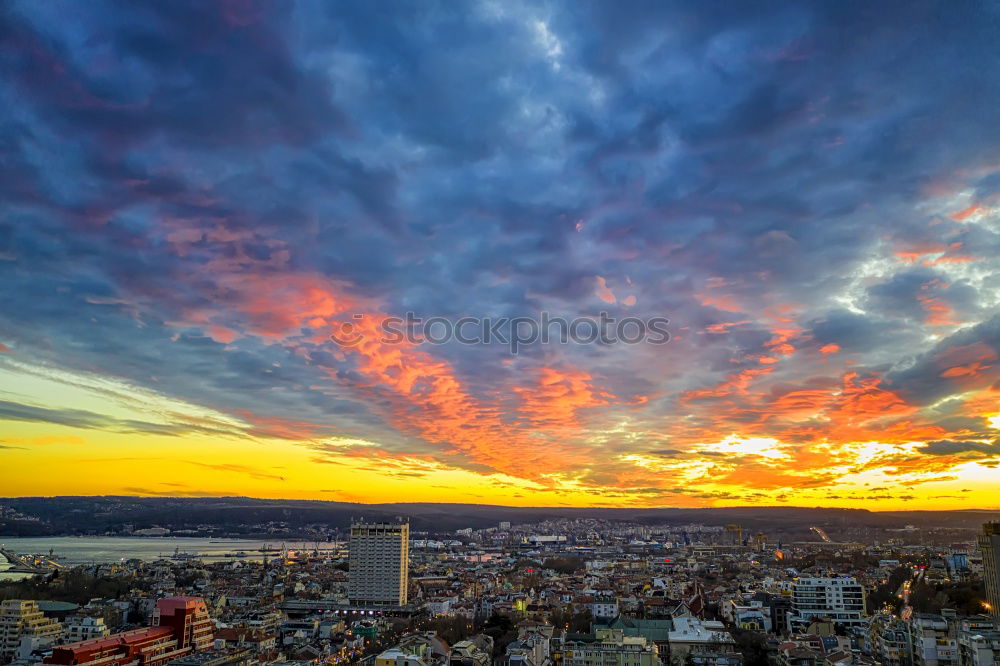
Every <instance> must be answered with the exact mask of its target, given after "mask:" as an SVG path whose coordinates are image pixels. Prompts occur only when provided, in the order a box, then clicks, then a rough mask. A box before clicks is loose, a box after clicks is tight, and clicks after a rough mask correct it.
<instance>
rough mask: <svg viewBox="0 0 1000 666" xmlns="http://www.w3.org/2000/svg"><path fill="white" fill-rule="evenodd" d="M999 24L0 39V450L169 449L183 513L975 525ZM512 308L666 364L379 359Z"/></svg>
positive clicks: (447, 6) (301, 9) (964, 10)
mask: <svg viewBox="0 0 1000 666" xmlns="http://www.w3.org/2000/svg"><path fill="white" fill-rule="evenodd" d="M998 20H1000V10H998V9H997V7H995V6H992V5H989V4H985V3H970V4H962V5H956V4H954V3H944V2H935V1H924V0H918V1H917V2H906V3H902V2H900V3H889V4H882V5H879V6H877V7H875V6H866V5H863V4H858V3H826V4H797V3H791V2H765V3H763V4H760V3H755V4H753V5H749V4H747V5H742V4H739V3H729V2H715V1H710V2H703V3H681V4H676V3H673V4H667V3H661V2H637V3H632V4H630V5H628V6H627V7H624V8H623V7H621V6H618V5H614V4H613V3H607V2H580V3H569V2H542V3H521V2H511V3H495V2H471V3H463V4H456V3H448V2H421V3H407V2H397V1H395V0H387V1H386V2H375V3H363V2H357V3H324V2H302V3H273V2H255V1H253V0H248V1H245V2H229V1H223V0H220V1H219V2H169V3H160V2H140V3H133V4H129V5H122V4H121V3H111V2H102V1H101V0H95V1H94V2H88V3H85V4H76V5H72V4H71V5H67V4H66V3H61V2H54V1H53V2H48V1H42V2H26V1H20V0H12V1H11V2H7V3H4V4H3V5H2V7H0V72H2V73H3V76H2V77H0V108H2V109H3V111H0V155H2V157H3V159H0V200H2V201H3V204H2V207H0V280H2V283H3V287H2V289H0V372H2V371H5V369H9V368H15V367H16V373H14V374H11V375H10V376H11V377H16V378H18V380H19V381H21V382H23V385H15V384H13V383H12V384H11V385H10V386H5V387H4V389H3V392H2V393H0V422H2V424H3V425H4V427H5V440H4V441H5V442H10V444H9V445H8V444H4V445H3V447H2V448H3V449H4V450H3V453H2V454H0V455H2V456H3V457H4V458H9V459H10V460H11V461H12V464H17V465H20V466H21V467H18V469H29V468H30V466H31V465H33V464H34V465H37V464H41V460H42V453H41V452H42V451H43V450H44V451H45V452H46V453H45V455H46V456H48V457H47V458H45V460H46V463H45V464H50V465H56V466H58V465H63V468H62V469H64V472H63V474H64V477H65V478H63V479H62V480H63V481H65V480H66V479H67V478H70V477H71V476H72V472H71V471H70V470H71V469H72V466H73V464H74V461H75V460H76V459H77V458H75V457H74V456H84V455H90V456H91V458H89V459H92V460H95V461H96V460H98V457H97V454H96V453H92V452H94V451H96V450H98V449H99V450H100V456H101V457H100V460H105V459H107V456H109V455H110V452H113V451H116V452H118V453H120V455H121V457H122V458H125V457H129V456H132V455H134V454H135V452H136V450H142V451H148V452H149V455H150V456H156V457H157V458H156V459H157V460H163V459H168V458H169V453H168V452H169V450H170V446H169V445H168V444H165V443H164V440H163V438H164V437H169V438H171V440H176V441H180V442H182V444H177V445H176V446H177V451H175V452H174V453H173V455H174V458H172V459H173V460H176V461H177V462H176V465H174V466H173V467H171V468H170V469H171V470H173V471H172V472H170V473H171V474H177V475H183V474H187V473H197V474H198V475H199V479H202V480H203V481H204V482H205V483H206V484H208V485H207V486H206V487H209V488H213V487H215V488H227V489H232V488H233V487H234V486H233V483H232V482H233V479H234V475H235V476H236V477H238V478H241V479H245V480H246V481H247V482H248V483H251V484H255V485H252V486H248V488H249V489H248V490H246V491H245V492H257V493H270V494H272V496H281V495H282V494H284V493H288V492H289V491H288V488H289V487H290V486H292V485H294V484H293V483H289V482H294V481H300V482H301V483H300V487H301V488H305V489H306V490H303V492H304V493H308V494H311V495H313V496H317V497H320V496H323V495H320V493H323V492H332V491H330V489H328V488H322V487H321V484H322V482H321V480H320V476H321V475H322V474H325V473H326V470H331V469H332V470H337V469H340V468H343V469H346V470H348V471H349V472H351V471H356V472H358V473H359V474H360V473H364V474H367V475H369V476H366V477H365V478H366V479H369V481H365V482H362V481H357V482H356V486H357V487H354V486H352V487H344V488H342V489H340V490H338V491H336V492H338V493H340V495H339V496H338V497H339V498H342V499H348V500H350V501H365V500H368V499H372V498H373V497H375V495H374V493H375V490H374V489H373V488H372V487H370V486H369V485H366V484H367V483H371V481H370V479H373V478H379V479H384V480H385V482H386V484H389V485H387V486H386V487H387V488H389V490H386V491H385V492H394V493H402V492H407V493H423V494H421V495H420V496H421V497H423V498H426V499H435V498H443V499H447V500H452V501H457V500H462V499H470V498H477V499H481V498H484V497H485V498H488V499H489V500H491V501H507V502H517V503H521V504H532V503H537V504H548V503H553V504H559V503H570V504H582V503H591V504H606V503H608V502H613V503H618V504H623V503H634V504H637V505H657V504H671V505H679V506H701V505H708V504H720V503H744V502H758V503H760V502H768V503H773V502H804V503H809V504H810V505H813V504H836V505H856V504H863V503H864V502H865V501H867V499H866V498H868V497H869V496H873V495H872V491H871V488H872V487H877V486H878V485H879V484H884V485H885V486H886V487H889V486H890V483H891V484H892V485H894V484H897V483H903V484H905V485H906V486H907V487H908V488H912V491H908V492H910V494H908V495H906V496H903V495H899V496H896V499H897V500H898V501H900V502H904V501H907V500H910V499H912V500H914V501H916V500H919V501H923V502H925V504H926V505H927V506H928V507H930V506H938V505H943V504H946V503H947V502H949V501H951V500H946V499H945V496H946V495H950V496H953V497H955V498H960V499H957V500H955V501H954V502H953V504H954V505H956V506H957V505H958V504H959V503H960V502H962V501H964V502H973V503H976V504H978V505H980V506H996V505H998V503H1000V497H997V495H996V491H995V484H994V486H993V490H992V491H991V490H990V488H989V484H988V483H987V481H986V480H985V479H987V478H988V474H987V473H994V472H995V470H994V469H992V468H991V467H990V466H994V465H996V464H997V461H998V460H1000V451H998V450H997V445H996V438H997V435H998V434H1000V311H998V308H1000V262H998V259H997V258H998V257H1000V157H998V153H997V149H996V146H994V145H992V143H991V141H992V137H993V136H994V135H995V134H996V130H995V128H996V127H998V126H1000V83H998V79H997V77H996V76H995V72H996V71H997V67H998V66H1000V50H998V49H997V47H996V35H995V30H994V29H993V26H995V25H996V24H997V21H998ZM542 312H545V313H547V314H548V315H550V316H552V317H563V318H565V319H566V320H567V321H571V320H573V319H574V318H579V317H585V318H590V319H597V318H598V317H599V316H601V313H607V316H610V317H614V318H615V319H616V320H619V321H620V320H622V319H624V318H626V317H635V318H637V319H638V320H641V321H648V319H649V318H651V317H665V318H668V319H669V320H670V323H669V325H668V327H667V328H669V333H670V342H669V343H667V344H651V343H649V342H639V343H637V344H624V343H620V342H619V343H607V342H601V341H596V342H593V343H590V344H584V343H581V342H579V341H576V342H566V343H563V342H549V343H548V344H527V345H525V346H524V347H523V349H521V350H520V353H519V354H517V355H512V354H511V353H510V346H509V345H508V344H506V343H504V342H503V341H502V340H497V339H492V340H481V339H480V340H478V341H475V342H473V343H472V344H462V343H461V342H460V341H458V340H454V339H452V340H450V341H446V342H443V343H441V344H433V343H431V342H429V341H427V340H426V339H425V340H423V341H421V340H419V339H411V340H392V339H387V338H386V335H385V330H384V327H385V323H386V322H387V321H390V320H391V318H393V317H404V316H405V315H406V314H407V313H413V314H414V315H415V316H417V317H421V318H423V319H424V320H426V319H428V318H430V317H443V318H445V319H447V320H448V321H451V322H452V323H454V322H457V321H459V320H460V319H461V318H463V317H491V318H494V319H499V318H504V317H511V318H513V317H531V318H539V317H541V314H542ZM331 335H332V336H334V338H336V340H339V341H340V344H338V342H337V341H335V340H334V339H331ZM12 364H16V365H12ZM11 372H14V371H13V370H12V371H11ZM59 373H61V374H59ZM104 398H106V400H104ZM196 408H197V409H196ZM199 409H200V410H203V412H199V411H198V410H199ZM147 414H148V415H147ZM6 429H11V430H12V435H11V436H10V437H6ZM77 431H79V432H77ZM74 437H75V438H77V439H79V440H80V442H77V443H74V444H73V445H72V446H73V447H76V449H83V450H85V451H88V452H91V453H86V454H84V453H72V452H71V451H70V448H71V447H70V445H69V444H67V442H70V441H72V438H74ZM81 438H82V439H81ZM42 442H57V443H55V444H43V443H42ZM81 442H85V443H81ZM234 447H235V448H234ZM199 454H203V455H205V456H206V459H205V460H191V461H188V462H181V460H182V458H183V457H184V456H188V457H190V456H192V455H199ZM243 454H245V455H246V456H247V458H248V460H244V459H238V460H236V461H232V460H231V458H232V456H240V455H243ZM60 456H62V457H61V458H60ZM164 456H167V457H168V458H164ZM285 458H291V459H294V461H295V464H298V465H306V464H308V465H310V466H312V468H314V469H318V470H320V471H314V472H310V473H307V472H305V471H304V470H305V469H306V468H305V467H301V466H300V467H297V468H295V469H290V470H283V469H282V470H281V471H275V469H278V468H281V467H282V465H283V464H284V462H283V460H284V459H285ZM149 459H150V460H152V457H151V458H149ZM226 460H230V462H226ZM249 460H252V462H253V464H250V462H249ZM60 461H61V462H60ZM95 464H97V463H95ZM155 472H156V470H150V472H149V476H148V478H147V477H144V478H136V479H133V480H130V481H129V484H130V485H129V488H132V489H136V492H140V491H141V489H142V488H146V489H147V490H145V491H141V492H143V493H144V494H170V493H171V492H172V491H171V490H170V487H165V486H163V485H162V482H163V480H164V479H161V478H158V477H157V476H156V474H155ZM164 473H166V472H164ZM346 473H347V472H345V474H346ZM108 474H110V472H108ZM310 474H312V475H314V476H310ZM164 478H166V477H164ZM307 481H308V483H307ZM74 482H75V481H74ZM171 482H177V483H187V482H186V481H185V480H184V479H180V480H178V479H172V480H171ZM397 482H398V483H399V484H401V485H398V486H394V485H391V484H394V483H397ZM81 483H82V482H81ZM88 483H89V481H88ZM101 483H104V482H103V481H101V480H100V479H96V480H94V481H93V485H88V486H86V488H84V489H85V490H87V491H94V492H98V491H100V489H101V485H100V484H101ZM866 483H867V484H871V485H870V486H865V485H864V484H866ZM108 484H111V481H108ZM108 484H106V485H107V489H109V490H115V491H118V490H120V489H121V487H122V486H121V482H120V481H118V480H116V481H114V485H108ZM268 484H271V485H268ZM309 484H312V485H309ZM402 484H409V485H402ZM935 484H937V485H935ZM949 484H950V485H949ZM841 486H842V487H843V488H845V490H841V488H840V487H841ZM832 487H836V489H837V493H836V495H832V494H830V492H829V489H830V488H832ZM81 488H82V486H81ZM192 488H193V486H192V487H190V488H189V487H188V486H186V485H185V486H178V490H177V493H178V494H189V495H193V494H198V493H201V492H203V491H202V490H200V489H192ZM967 488H973V490H974V491H973V492H972V493H970V494H969V495H970V497H967V498H965V499H961V497H962V496H961V493H959V492H958V490H959V489H967ZM67 489H68V488H67ZM400 489H405V490H400ZM237 490H239V489H237ZM945 491H947V492H945ZM227 492H228V491H227ZM380 492H381V491H380ZM286 496H287V495H286ZM327 496H328V495H327ZM874 496H879V497H881V495H874ZM380 497H381V496H380ZM399 499H405V498H404V497H402V496H401V497H399Z"/></svg>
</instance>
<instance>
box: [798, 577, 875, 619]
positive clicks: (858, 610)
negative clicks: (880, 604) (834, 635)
mask: <svg viewBox="0 0 1000 666" xmlns="http://www.w3.org/2000/svg"><path fill="white" fill-rule="evenodd" d="M817 619H829V620H833V621H834V622H836V623H837V624H842V625H844V626H852V625H867V623H868V618H867V617H866V615H865V589H864V587H862V586H861V585H860V584H859V583H858V581H857V579H855V578H851V577H849V576H832V577H816V578H796V579H795V581H794V582H793V583H792V612H791V613H790V614H789V616H788V621H789V625H791V627H790V628H792V627H796V626H805V625H808V624H809V623H810V622H812V621H813V620H817Z"/></svg>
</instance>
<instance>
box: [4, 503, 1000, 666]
mask: <svg viewBox="0 0 1000 666" xmlns="http://www.w3.org/2000/svg"><path fill="white" fill-rule="evenodd" d="M25 518H27V516H22V520H23V519H25ZM827 518H828V520H827V522H828V523H829V524H827V525H826V526H825V527H824V526H819V525H810V526H807V525H805V524H786V525H783V526H781V527H780V528H775V529H774V530H771V533H770V534H769V533H768V530H766V529H764V530H753V529H749V528H746V527H744V526H743V525H740V524H737V523H729V524H724V525H708V524H699V523H679V522H673V523H657V522H630V521H626V520H608V519H604V518H583V517H580V518H573V519H567V518H561V517H560V518H553V519H550V520H545V521H541V522H537V523H514V522H511V521H506V520H504V521H499V522H497V523H496V524H495V525H493V526H490V527H479V528H473V527H469V528H460V529H456V530H448V531H436V530H427V531H424V530H419V531H418V530H412V529H411V527H412V526H411V523H410V521H409V520H408V519H407V518H404V517H396V518H395V519H391V520H378V521H365V520H355V521H353V522H350V523H349V524H347V525H345V526H344V527H343V528H333V527H330V526H328V525H327V526H323V525H313V526H311V527H310V528H309V529H314V530H317V532H314V533H313V534H312V536H314V537H315V538H316V539H317V540H315V541H313V542H312V543H309V542H308V541H297V542H293V543H292V544H289V543H288V542H287V541H282V542H281V543H280V544H279V543H277V542H276V540H275V542H274V543H273V544H266V543H262V542H256V543H255V542H253V541H249V540H246V539H232V538H229V539H212V538H196V537H190V536H188V537H183V538H182V537H178V536H176V535H174V536H171V533H172V530H171V529H169V528H165V527H160V526H157V525H150V526H146V525H132V524H127V525H125V526H123V528H122V529H123V530H124V531H123V532H122V533H119V534H117V535H115V534H105V535H99V536H92V537H80V536H78V537H72V538H61V537H40V538H35V540H33V541H32V540H31V539H30V538H27V537H9V538H6V540H7V541H13V542H15V543H21V544H27V543H29V542H31V543H33V544H34V545H36V546H38V545H46V544H53V546H52V547H50V548H49V550H48V551H47V552H40V553H31V552H16V551H14V550H12V549H11V546H10V545H9V544H8V545H5V546H4V548H3V549H0V555H2V556H3V557H4V558H6V559H7V560H8V562H9V564H8V565H7V570H6V576H8V577H12V578H8V579H6V580H3V581H0V599H2V601H0V662H2V663H4V664H11V665H13V666H35V665H37V664H59V665H62V666H104V665H106V664H116V665H117V666H168V665H169V666H205V665H206V664H208V665H212V666H227V665H232V666H250V665H257V664H281V665H289V666H291V665H294V666H306V665H317V664H331V665H332V664H364V665H366V666H691V665H694V666H996V664H998V663H1000V582H998V574H1000V522H987V523H984V524H982V525H980V526H979V527H978V529H976V528H970V527H966V526H957V525H956V524H955V523H954V521H951V522H940V523H939V524H937V525H924V526H921V527H917V526H915V525H912V524H909V525H899V526H896V527H867V526H865V525H864V524H863V523H862V524H852V523H849V522H846V521H843V520H840V521H837V520H829V518H830V517H829V516H828V517H827ZM281 527H282V526H281V525H280V524H269V525H257V526H256V529H257V530H258V531H259V532H261V533H264V532H268V531H270V532H271V534H272V537H277V538H282V537H283V536H284V537H285V538H288V539H289V540H290V539H291V538H293V537H294V536H295V535H294V534H293V533H288V534H285V535H282V534H281V533H280V529H281ZM298 536H299V537H302V536H304V533H301V532H300V533H299V534H298ZM111 538H115V539H117V541H116V543H118V544H119V546H118V547H119V548H120V552H121V553H122V555H121V557H117V558H116V557H115V554H114V553H109V554H108V556H106V559H105V561H94V562H89V563H85V564H74V563H73V561H72V559H73V556H72V555H70V556H66V555H61V554H60V553H58V552H55V545H59V546H61V547H63V548H65V549H67V551H69V550H70V549H73V548H77V549H79V548H80V547H81V546H80V545H79V544H74V542H80V541H82V542H84V544H85V543H86V542H88V541H95V540H100V539H111ZM320 538H322V539H323V541H319V540H318V539H320ZM150 540H152V541H154V542H156V543H158V544H160V547H162V546H163V543H166V544H170V543H175V544H183V545H184V547H185V548H186V549H187V550H181V545H177V546H176V547H175V549H174V551H173V552H169V551H168V552H167V553H165V554H163V555H161V556H156V557H150V558H147V559H140V558H137V557H130V556H129V550H128V549H129V548H130V547H135V546H134V545H129V542H133V543H134V542H139V543H140V544H141V543H143V542H147V541H150ZM257 543H260V544H261V545H259V546H258V545H257ZM15 547H16V546H15ZM198 549H210V550H209V551H208V552H200V551H199V550H198Z"/></svg>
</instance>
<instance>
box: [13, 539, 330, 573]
mask: <svg viewBox="0 0 1000 666" xmlns="http://www.w3.org/2000/svg"><path fill="white" fill-rule="evenodd" d="M341 546H342V544H338V543H332V542H324V541H320V542H315V541H280V540H278V541H276V540H271V541H264V540H260V541H258V540H251V539H206V538H197V537H90V536H88V537H5V536H0V547H2V548H5V549H7V550H9V551H12V552H14V553H18V554H21V555H24V554H28V553H33V554H41V555H46V556H48V554H49V553H50V552H51V553H52V556H53V559H55V561H56V562H58V563H59V564H63V565H65V566H75V565H79V564H103V563H105V562H119V561H121V560H129V559H139V560H145V561H152V560H156V559H159V558H162V557H171V556H174V555H175V554H185V555H196V556H197V559H200V560H202V561H203V562H221V561H239V560H241V559H242V560H243V561H254V560H256V561H258V562H259V561H260V560H261V559H263V558H264V557H268V558H273V557H274V556H275V555H276V554H277V553H276V552H267V553H265V552H261V549H271V550H273V549H278V550H280V549H282V548H284V549H286V550H289V551H295V550H307V551H312V550H316V549H318V550H320V551H329V550H331V549H336V548H339V547H341ZM239 552H243V553H246V557H245V558H233V557H227V555H230V556H231V555H233V554H235V553H239ZM0 559H3V558H0ZM191 559H195V558H191ZM10 568H12V567H11V565H9V564H6V563H3V564H0V580H19V579H22V578H27V577H28V576H30V575H31V574H24V573H12V572H9V571H7V569H10Z"/></svg>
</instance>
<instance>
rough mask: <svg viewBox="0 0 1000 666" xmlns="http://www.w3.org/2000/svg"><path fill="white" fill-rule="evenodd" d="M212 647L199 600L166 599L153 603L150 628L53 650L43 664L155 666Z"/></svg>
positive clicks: (209, 626)
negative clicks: (154, 604) (154, 607)
mask: <svg viewBox="0 0 1000 666" xmlns="http://www.w3.org/2000/svg"><path fill="white" fill-rule="evenodd" d="M210 647H212V620H211V618H209V616H208V607H207V606H206V605H205V601H204V599H202V598H200V597H165V598H163V599H160V600H159V601H157V602H156V610H155V611H153V626H152V627H146V628H145V629H134V630H132V631H125V632H122V633H120V634H112V635H110V636H108V637H107V638H96V639H93V640H89V641H80V642H79V643H69V644H68V645H61V646H59V647H57V648H53V650H52V655H51V656H50V657H47V658H46V659H45V661H44V663H46V664H60V665H62V666H158V665H159V664H163V663H166V662H168V661H170V660H171V659H177V658H178V657H183V656H184V655H186V654H190V653H192V652H196V651H198V650H205V649H208V648H210Z"/></svg>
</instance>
